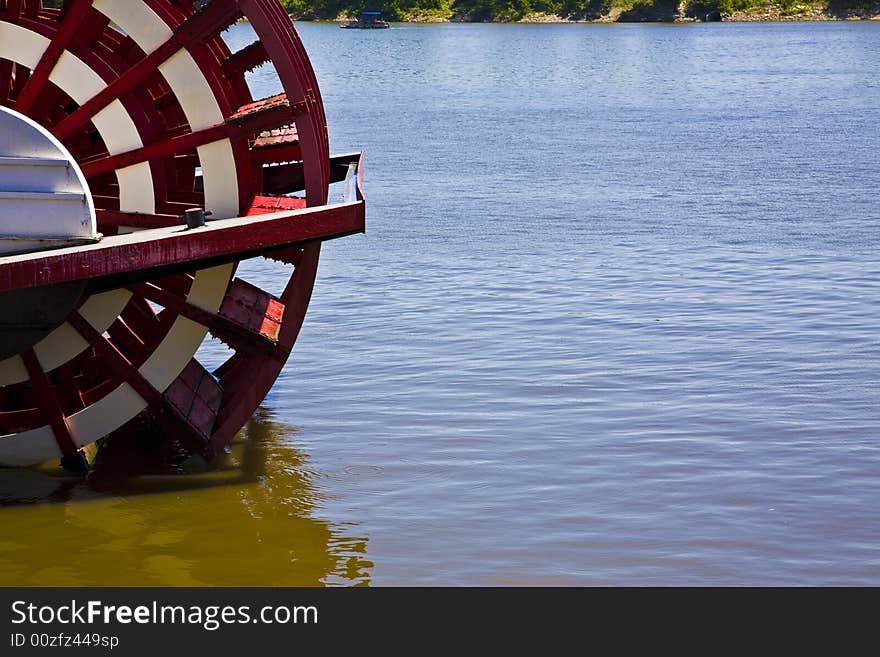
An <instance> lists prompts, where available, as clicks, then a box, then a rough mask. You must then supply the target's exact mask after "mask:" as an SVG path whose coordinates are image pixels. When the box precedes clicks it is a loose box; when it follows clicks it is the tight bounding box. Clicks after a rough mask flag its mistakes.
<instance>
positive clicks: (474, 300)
mask: <svg viewBox="0 0 880 657" xmlns="http://www.w3.org/2000/svg"><path fill="white" fill-rule="evenodd" d="M298 29H299V31H300V34H301V36H302V38H303V40H304V41H305V43H306V46H307V48H308V51H309V53H310V56H311V58H312V62H313V64H314V66H315V69H316V72H317V75H318V79H319V80H320V82H321V85H322V91H323V95H324V100H325V104H326V106H327V113H328V123H329V126H330V136H331V144H332V147H333V149H334V150H335V151H338V152H345V151H351V150H356V149H359V148H363V149H364V150H365V151H366V163H367V169H366V174H367V175H366V192H367V198H368V213H367V220H368V231H367V234H366V235H364V236H355V237H349V238H345V239H343V240H338V241H336V242H331V243H328V244H327V245H326V246H325V248H324V252H323V256H322V263H321V268H320V271H319V275H318V283H317V286H316V289H315V294H314V297H313V301H312V305H311V308H310V311H309V315H308V317H307V319H306V324H305V327H304V329H303V331H302V334H301V335H300V339H299V341H298V343H297V347H296V350H295V352H294V356H293V358H292V360H291V361H290V362H289V364H288V366H287V367H286V369H285V371H284V373H283V374H282V376H281V378H280V379H279V381H278V382H277V384H276V385H275V387H274V389H273V390H272V392H271V394H270V395H269V396H268V398H267V399H266V401H265V404H264V407H263V409H262V410H261V412H260V413H259V416H258V417H257V418H256V419H255V421H254V422H253V423H252V424H251V425H250V427H249V428H248V430H247V432H245V433H246V435H245V440H244V441H243V442H242V444H239V445H237V446H236V447H235V449H234V450H233V454H231V455H230V456H229V458H228V459H227V461H226V462H225V463H224V466H225V467H224V468H223V469H218V470H217V471H214V472H210V473H207V474H201V475H188V476H181V475H178V476H167V477H153V478H141V479H137V480H132V481H126V482H116V483H114V484H107V483H106V482H105V483H102V484H97V483H94V482H93V483H82V482H77V481H75V480H66V479H61V478H58V477H57V476H53V475H47V474H45V473H37V472H31V471H7V472H3V473H0V502H3V503H4V504H5V506H4V508H2V509H0V516H2V517H3V526H4V528H5V531H4V532H3V533H4V535H3V536H2V537H0V582H2V583H5V584H17V583H24V584H49V585H53V584H150V585H153V584H170V585H184V584H264V585H280V584H321V583H326V584H346V585H347V584H372V585H403V584H414V585H445V584H450V585H513V584H520V585H539V584H543V585H562V584H572V585H592V584H599V585H641V584H654V585H665V584H669V585H758V584H766V585H779V584H823V585H824V584H855V585H860V584H871V585H878V584H880V516H878V513H877V510H878V508H880V337H878V324H880V253H878V245H880V202H878V189H880V169H878V152H880V128H878V126H880V23H867V22H862V23H852V22H846V23H809V24H796V23H794V24H707V25H681V26H673V25H608V26H606V25H522V26H510V25H428V26H415V25H413V26H410V25H395V26H394V28H393V29H391V30H384V31H358V30H339V29H338V28H337V27H336V26H334V25H326V24H299V25H298ZM227 36H228V39H229V41H230V42H231V43H233V44H235V45H237V46H240V45H244V44H245V43H247V42H249V41H250V36H251V33H250V28H249V26H247V25H237V26H234V27H233V28H232V29H231V30H230V32H229V33H228V35H227ZM251 84H252V86H253V87H254V89H255V91H256V94H257V95H260V96H264V95H269V94H271V93H275V92H276V91H277V90H278V83H277V81H276V80H273V79H271V78H270V77H268V76H267V75H266V74H265V73H264V72H262V71H260V70H258V71H256V72H255V73H254V74H253V75H252V77H251ZM243 271H245V272H246V273H245V274H244V276H245V277H247V278H250V280H253V281H254V282H256V283H258V284H262V285H266V286H267V287H269V288H271V287H272V284H273V280H272V269H271V267H270V266H267V265H266V264H265V263H264V262H262V261H260V262H259V263H255V264H253V265H250V266H249V267H246V268H244V269H243ZM220 356H221V354H220V350H219V349H218V348H216V347H215V346H212V345H208V346H207V347H206V348H205V349H204V354H203V357H204V359H205V360H206V361H207V362H209V363H210V362H211V361H212V359H219V358H220Z"/></svg>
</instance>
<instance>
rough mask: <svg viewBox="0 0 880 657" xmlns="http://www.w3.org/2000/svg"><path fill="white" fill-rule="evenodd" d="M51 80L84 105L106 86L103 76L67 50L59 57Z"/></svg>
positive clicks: (50, 77)
mask: <svg viewBox="0 0 880 657" xmlns="http://www.w3.org/2000/svg"><path fill="white" fill-rule="evenodd" d="M49 81H50V82H52V83H54V84H56V85H57V86H58V87H60V88H61V89H63V90H64V93H66V94H67V95H68V96H70V97H71V98H73V99H74V100H75V101H76V102H77V103H79V104H80V105H82V104H83V103H84V102H86V101H87V100H89V99H90V98H92V97H93V96H95V95H96V94H97V93H98V92H99V91H101V89H103V88H104V87H105V86H107V85H105V84H104V80H102V79H101V76H100V75H98V74H97V73H95V72H94V71H93V70H92V69H90V68H89V67H88V66H86V65H85V63H84V62H83V61H82V60H81V59H80V58H79V57H77V56H76V55H74V54H73V53H72V52H70V51H67V50H65V51H64V52H63V53H61V57H59V58H58V62H57V63H56V64H55V68H53V69H52V74H51V75H50V76H49Z"/></svg>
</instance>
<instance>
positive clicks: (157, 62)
mask: <svg viewBox="0 0 880 657" xmlns="http://www.w3.org/2000/svg"><path fill="white" fill-rule="evenodd" d="M240 15H241V14H240V11H239V9H238V5H237V3H235V2H234V1H233V0H213V2H211V3H210V4H208V5H207V7H206V8H205V10H204V11H201V12H199V13H197V14H193V16H192V17H191V18H190V19H189V20H187V21H186V22H184V23H183V24H182V25H181V26H180V27H179V28H178V30H177V31H176V32H175V34H174V36H172V37H171V38H170V39H168V40H167V41H166V42H165V43H163V44H162V45H161V46H159V47H158V48H157V49H156V50H154V51H153V52H151V53H150V54H148V55H147V56H146V57H145V58H144V59H142V60H140V61H139V62H138V63H137V64H135V65H134V66H132V67H131V68H129V69H128V70H126V71H125V72H123V73H122V74H121V75H120V76H119V77H118V78H116V79H115V80H113V81H112V82H111V83H110V84H108V85H107V86H106V87H105V88H104V89H102V90H101V91H100V92H98V94H97V95H96V96H94V97H93V98H91V99H89V100H88V101H86V102H85V103H83V104H82V106H81V107H79V108H78V109H77V110H76V111H75V112H73V113H72V114H71V115H70V116H68V117H67V118H66V119H64V120H63V121H61V122H60V123H58V125H56V126H55V127H54V128H53V129H52V131H53V133H54V134H55V136H56V137H57V138H58V139H60V140H61V141H67V140H68V139H70V138H71V137H72V136H73V135H74V134H75V133H76V132H77V131H79V130H81V129H82V127H83V126H84V125H85V124H86V123H88V122H89V121H90V120H91V119H92V118H93V117H94V116H95V115H96V114H97V113H98V112H100V111H101V110H102V109H104V108H105V107H107V105H109V104H110V103H112V102H113V101H114V100H117V99H118V98H122V97H123V96H125V95H126V94H129V93H131V92H132V91H134V90H135V89H137V88H138V87H139V86H140V85H142V84H143V83H144V82H146V80H147V79H148V78H149V77H150V76H151V75H153V74H154V73H155V72H156V71H158V69H159V67H160V66H161V65H162V64H164V63H165V62H166V61H168V60H169V59H170V58H171V57H172V56H173V55H175V54H176V53H177V52H179V51H180V50H181V49H183V48H188V47H190V46H192V45H194V44H197V43H201V42H202V41H204V40H207V39H208V37H210V36H211V35H214V34H218V33H219V32H221V31H222V30H224V29H226V28H227V27H228V26H229V25H231V24H232V23H234V22H235V20H236V19H237V18H238V17H239V16H240Z"/></svg>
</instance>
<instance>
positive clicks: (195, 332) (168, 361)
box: [138, 317, 208, 392]
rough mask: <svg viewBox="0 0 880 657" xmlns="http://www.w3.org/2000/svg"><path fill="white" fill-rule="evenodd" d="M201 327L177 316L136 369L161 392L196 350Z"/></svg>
mask: <svg viewBox="0 0 880 657" xmlns="http://www.w3.org/2000/svg"><path fill="white" fill-rule="evenodd" d="M207 332H208V331H207V329H206V328H205V327H204V326H202V325H201V324H196V323H195V322H194V321H192V320H190V319H187V318H186V317H178V318H177V319H176V320H174V324H173V325H172V326H171V329H170V330H169V331H168V335H166V336H165V339H164V340H162V342H161V343H160V344H159V346H158V347H156V350H155V351H154V352H153V353H152V354H150V357H149V358H148V359H147V360H146V361H145V362H144V364H143V365H141V367H140V369H139V370H138V371H139V372H140V373H141V376H143V377H144V378H145V379H146V380H147V381H149V382H150V385H151V386H153V387H154V388H155V389H156V390H159V391H161V392H164V391H165V389H166V388H167V387H168V386H170V385H171V384H172V382H173V381H174V379H176V378H177V376H178V375H179V374H180V373H181V372H182V371H183V368H184V367H186V365H187V363H189V361H190V359H191V358H192V357H193V356H194V355H195V353H196V351H198V349H199V347H200V346H201V344H202V342H203V341H204V339H205V335H206V334H207Z"/></svg>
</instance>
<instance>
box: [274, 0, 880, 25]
mask: <svg viewBox="0 0 880 657" xmlns="http://www.w3.org/2000/svg"><path fill="white" fill-rule="evenodd" d="M282 4H284V5H285V7H286V8H287V10H288V11H289V12H290V13H291V14H292V15H293V16H294V18H297V19H300V20H342V19H344V18H346V17H354V16H356V15H357V14H358V13H359V12H360V11H362V10H372V11H381V12H382V15H383V17H384V18H386V19H387V20H392V21H410V22H424V23H429V22H447V21H476V22H480V21H493V22H513V21H519V22H529V23H539V22H567V21H596V22H606V23H607V22H642V21H676V20H678V21H681V20H685V21H686V20H700V19H702V18H704V17H705V16H706V15H707V14H709V13H711V12H719V14H720V15H722V16H723V17H724V19H725V20H733V21H781V20H851V19H877V18H880V0H283V2H282Z"/></svg>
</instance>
